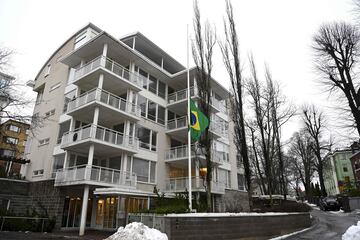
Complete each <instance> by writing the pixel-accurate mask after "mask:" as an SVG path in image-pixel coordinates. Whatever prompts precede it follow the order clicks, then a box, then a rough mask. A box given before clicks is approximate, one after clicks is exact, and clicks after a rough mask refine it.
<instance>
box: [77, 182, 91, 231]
mask: <svg viewBox="0 0 360 240" xmlns="http://www.w3.org/2000/svg"><path fill="white" fill-rule="evenodd" d="M88 199H89V185H85V187H84V194H83V201H82V207H81V218H80V230H79V236H83V235H84V233H85V225H86V213H87V205H88Z"/></svg>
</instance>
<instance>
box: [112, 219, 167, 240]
mask: <svg viewBox="0 0 360 240" xmlns="http://www.w3.org/2000/svg"><path fill="white" fill-rule="evenodd" d="M105 240H168V237H167V236H166V234H165V233H162V232H160V231H159V230H156V229H154V228H149V227H148V226H146V225H144V224H143V223H138V222H133V223H129V224H128V225H126V226H125V228H124V227H119V229H118V230H117V232H116V233H114V234H113V235H111V236H110V237H108V238H106V239H105Z"/></svg>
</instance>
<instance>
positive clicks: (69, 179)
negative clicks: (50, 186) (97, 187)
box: [55, 165, 137, 188]
mask: <svg viewBox="0 0 360 240" xmlns="http://www.w3.org/2000/svg"><path fill="white" fill-rule="evenodd" d="M136 180H137V179H136V174H134V173H129V172H125V171H120V170H117V169H111V168H105V167H99V166H94V165H92V166H91V165H79V166H74V167H70V168H66V169H60V170H58V171H57V172H56V177H55V186H61V185H72V184H76V183H78V182H80V181H81V182H84V181H87V182H93V183H96V184H99V183H105V184H111V185H117V186H126V187H134V188H136Z"/></svg>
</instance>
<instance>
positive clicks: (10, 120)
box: [0, 119, 30, 127]
mask: <svg viewBox="0 0 360 240" xmlns="http://www.w3.org/2000/svg"><path fill="white" fill-rule="evenodd" d="M9 122H15V123H19V124H21V125H23V126H27V127H30V124H28V123H26V122H21V121H18V120H14V119H8V120H6V121H5V122H3V123H2V124H0V126H2V125H5V124H7V123H9Z"/></svg>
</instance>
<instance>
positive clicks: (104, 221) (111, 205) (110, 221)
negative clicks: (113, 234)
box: [96, 197, 118, 228]
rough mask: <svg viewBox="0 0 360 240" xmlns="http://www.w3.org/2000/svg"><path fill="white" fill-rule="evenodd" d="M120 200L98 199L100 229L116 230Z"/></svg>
mask: <svg viewBox="0 0 360 240" xmlns="http://www.w3.org/2000/svg"><path fill="white" fill-rule="evenodd" d="M117 204H118V199H117V198H116V197H107V198H105V199H98V200H97V204H96V226H97V227H98V228H116V213H117Z"/></svg>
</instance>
